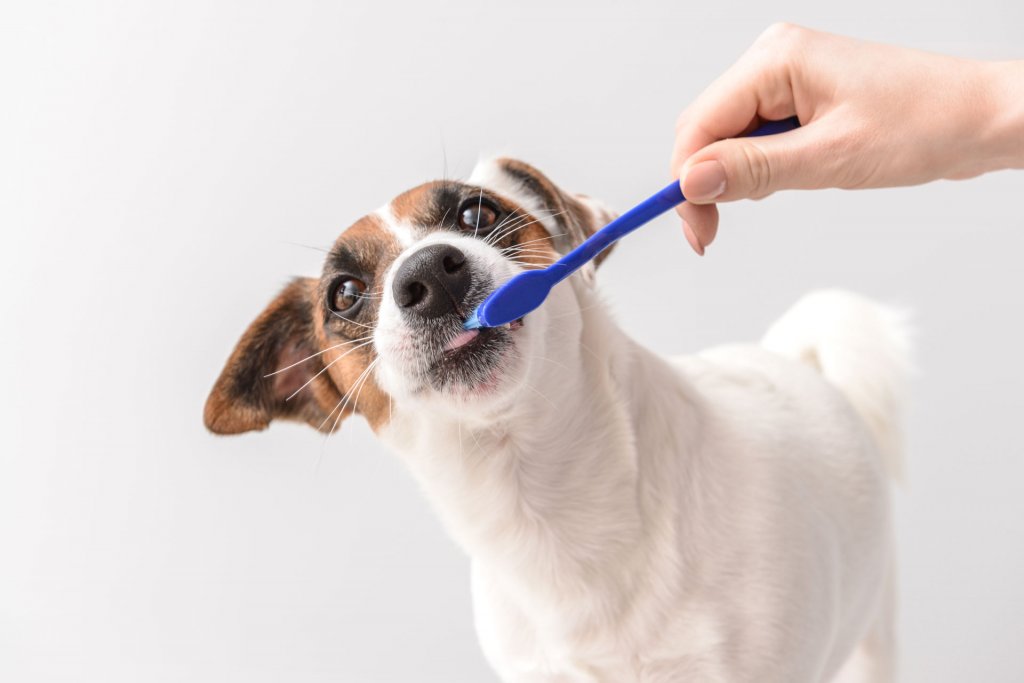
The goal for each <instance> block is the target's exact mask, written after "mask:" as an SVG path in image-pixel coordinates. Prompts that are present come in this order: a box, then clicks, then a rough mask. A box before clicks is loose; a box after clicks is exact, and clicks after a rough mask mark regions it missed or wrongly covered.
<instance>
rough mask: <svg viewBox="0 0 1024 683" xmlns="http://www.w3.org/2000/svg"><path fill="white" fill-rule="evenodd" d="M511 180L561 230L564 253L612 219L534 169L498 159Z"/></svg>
mask: <svg viewBox="0 0 1024 683" xmlns="http://www.w3.org/2000/svg"><path fill="white" fill-rule="evenodd" d="M496 163H497V164H498V165H500V166H501V168H502V170H503V171H504V172H505V173H506V174H507V175H508V176H510V177H512V178H514V179H515V180H516V181H518V182H519V183H520V184H521V185H522V187H523V189H524V190H526V191H527V192H529V193H530V194H532V195H534V196H535V197H537V199H538V200H539V201H540V203H541V205H542V206H545V207H547V209H548V210H549V211H550V212H551V216H552V219H553V220H554V221H555V222H556V223H557V224H558V225H559V226H560V227H561V228H562V229H563V230H564V232H565V235H564V236H563V239H564V241H561V242H557V241H556V243H560V245H561V247H562V248H561V249H560V251H562V252H563V253H565V252H568V251H569V250H571V249H573V248H575V247H577V246H579V245H580V244H581V243H582V242H583V241H584V240H586V239H587V238H588V237H590V236H591V235H593V234H594V232H596V231H597V230H599V229H600V228H602V227H603V226H604V225H606V224H607V223H609V222H611V221H612V220H613V219H614V218H615V216H614V215H613V214H612V213H611V212H609V211H607V210H605V209H603V208H599V207H596V206H587V204H585V202H587V201H588V198H587V197H586V196H584V195H575V196H574V195H571V194H569V193H567V192H565V191H563V190H562V189H561V188H559V187H558V186H557V185H555V184H554V183H553V182H551V180H550V179H549V178H548V177H547V176H546V175H544V174H543V173H541V172H540V171H538V170H537V169H536V168H534V167H533V166H531V165H529V164H527V163H526V162H524V161H519V160H518V159H510V158H501V159H498V160H497V162H496ZM611 251H612V250H611V249H610V248H609V249H606V250H605V251H603V252H601V253H600V254H599V255H598V256H597V257H596V258H595V259H594V264H595V266H599V265H601V263H602V262H604V260H605V259H606V258H608V255H609V254H610V253H611Z"/></svg>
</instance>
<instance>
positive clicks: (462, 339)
mask: <svg viewBox="0 0 1024 683" xmlns="http://www.w3.org/2000/svg"><path fill="white" fill-rule="evenodd" d="M478 334H480V330H463V331H462V332H459V333H458V334H457V335H455V336H454V337H453V338H452V340H451V341H450V342H448V345H447V346H445V347H444V350H445V351H454V350H455V349H457V348H459V347H460V346H465V345H466V344H468V343H469V342H471V341H473V339H474V338H476V336H477V335H478Z"/></svg>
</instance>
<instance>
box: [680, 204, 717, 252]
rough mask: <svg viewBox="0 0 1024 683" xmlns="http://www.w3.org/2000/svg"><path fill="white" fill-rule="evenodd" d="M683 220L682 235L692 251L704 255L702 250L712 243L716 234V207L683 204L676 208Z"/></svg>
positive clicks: (712, 205)
mask: <svg viewBox="0 0 1024 683" xmlns="http://www.w3.org/2000/svg"><path fill="white" fill-rule="evenodd" d="M676 213H678V214H679V217H680V218H682V219H683V234H684V235H685V236H686V241H687V242H689V243H690V246H691V247H693V250H694V251H695V252H697V253H698V254H699V255H701V256H703V255H704V248H705V247H707V246H708V245H709V244H711V242H713V241H714V239H715V235H716V234H717V233H718V207H716V206H715V205H714V204H705V205H700V204H690V203H689V202H684V203H682V204H680V205H679V206H678V207H677V208H676Z"/></svg>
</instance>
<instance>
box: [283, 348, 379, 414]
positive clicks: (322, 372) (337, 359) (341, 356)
mask: <svg viewBox="0 0 1024 683" xmlns="http://www.w3.org/2000/svg"><path fill="white" fill-rule="evenodd" d="M372 343H373V340H372V339H371V340H370V341H365V342H363V343H362V344H360V345H359V346H353V347H352V348H351V349H349V350H348V351H346V352H345V353H343V354H341V355H340V356H338V357H337V358H335V359H334V360H332V361H331V362H330V363H328V364H327V365H325V366H324V367H323V369H322V370H320V372H318V373H316V374H315V375H313V376H312V377H310V378H309V379H308V380H306V383H305V384H303V385H302V386H301V387H299V388H298V389H296V390H295V391H294V392H292V394H291V396H289V397H288V398H286V399H285V401H290V400H292V399H293V398H295V396H296V395H297V394H298V393H299V392H300V391H302V390H303V389H305V388H306V387H308V386H309V385H310V384H312V383H313V380H315V379H316V378H317V377H319V376H320V375H322V374H324V373H325V372H327V370H328V369H329V368H330V367H331V366H332V365H334V364H335V363H337V362H338V361H339V360H341V359H342V358H344V357H345V356H347V355H349V354H350V353H352V352H353V351H358V350H359V349H361V348H363V347H364V346H369V345H370V344H372Z"/></svg>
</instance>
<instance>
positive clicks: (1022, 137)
mask: <svg viewBox="0 0 1024 683" xmlns="http://www.w3.org/2000/svg"><path fill="white" fill-rule="evenodd" d="M985 68H986V74H987V78H986V82H987V84H988V88H989V93H988V101H989V106H988V107H987V112H986V114H987V115H986V117H985V119H986V120H985V122H984V128H985V133H984V134H983V140H982V145H981V150H980V151H982V153H983V154H984V157H983V159H982V164H983V165H984V166H985V170H988V171H995V170H999V169H1006V168H1024V61H1014V62H992V63H989V64H986V65H985Z"/></svg>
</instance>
